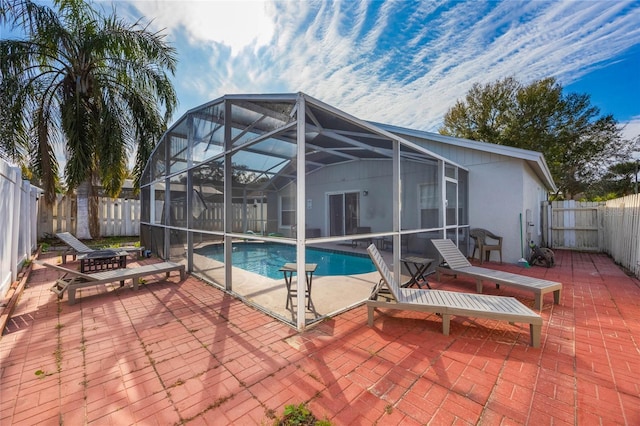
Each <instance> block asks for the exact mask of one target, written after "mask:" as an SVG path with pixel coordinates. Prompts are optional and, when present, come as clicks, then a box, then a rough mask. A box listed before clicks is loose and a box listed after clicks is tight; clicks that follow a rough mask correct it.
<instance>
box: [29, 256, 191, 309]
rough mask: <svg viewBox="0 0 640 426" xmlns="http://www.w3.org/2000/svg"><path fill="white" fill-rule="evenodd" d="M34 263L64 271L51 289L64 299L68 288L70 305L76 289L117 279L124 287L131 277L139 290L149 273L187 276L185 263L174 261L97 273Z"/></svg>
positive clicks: (74, 298)
mask: <svg viewBox="0 0 640 426" xmlns="http://www.w3.org/2000/svg"><path fill="white" fill-rule="evenodd" d="M34 263H36V264H38V265H42V266H46V267H47V268H53V269H55V270H57V271H59V272H64V275H63V276H62V277H60V278H58V279H57V280H56V283H55V284H54V285H53V287H51V291H53V292H54V293H56V294H57V295H58V298H59V299H62V297H63V296H64V292H65V290H67V292H68V296H67V297H68V299H69V305H73V304H74V303H75V302H76V290H77V289H79V288H83V287H88V286H92V285H98V284H108V283H113V282H117V281H120V286H121V287H122V286H123V285H124V281H125V280H128V279H131V280H133V288H134V289H135V290H137V289H138V283H139V281H140V278H141V277H145V276H148V275H154V274H160V273H164V274H166V276H167V278H168V277H169V273H170V272H171V271H180V281H183V280H184V279H185V277H186V272H185V268H184V265H181V264H179V263H173V262H160V263H151V264H149V265H143V266H138V267H135V268H125V269H112V270H108V271H103V272H96V273H95V274H84V273H82V272H78V271H74V270H73V269H69V268H65V267H63V266H59V265H54V264H52V263H47V262H42V261H40V260H34Z"/></svg>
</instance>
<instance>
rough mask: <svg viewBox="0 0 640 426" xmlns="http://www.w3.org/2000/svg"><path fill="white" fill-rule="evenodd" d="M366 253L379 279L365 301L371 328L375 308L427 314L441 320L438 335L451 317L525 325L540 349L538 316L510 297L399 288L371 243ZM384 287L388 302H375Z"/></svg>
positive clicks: (540, 325) (445, 330) (446, 329)
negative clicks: (437, 316) (388, 294)
mask: <svg viewBox="0 0 640 426" xmlns="http://www.w3.org/2000/svg"><path fill="white" fill-rule="evenodd" d="M367 251H368V252H369V256H370V257H371V260H372V261H373V263H374V264H375V265H376V268H377V269H378V272H379V273H380V276H381V277H382V280H381V281H380V283H379V284H377V285H376V287H375V288H374V291H373V292H372V294H371V298H370V300H367V302H366V303H367V310H368V324H369V326H370V327H372V326H373V312H374V309H375V308H387V309H398V310H405V311H418V312H431V313H435V314H438V315H439V316H440V317H441V318H442V333H443V334H444V335H445V336H448V335H449V328H450V321H451V316H452V315H455V316H465V317H472V318H489V319H494V320H502V321H508V322H509V323H516V322H521V323H526V324H529V333H530V341H531V345H532V346H533V347H536V348H537V347H539V346H540V334H541V332H542V317H540V315H538V314H537V313H535V312H533V311H532V310H531V309H529V308H527V307H526V306H525V305H523V304H522V303H520V302H519V301H518V300H517V299H516V298H513V297H502V296H489V295H485V294H469V293H459V292H455V291H442V290H421V289H412V288H401V287H400V286H399V285H398V283H397V282H396V280H395V278H394V277H393V275H392V274H391V272H390V271H389V268H388V267H387V264H386V263H385V262H384V260H383V259H382V256H381V255H380V252H378V249H376V246H375V245H373V244H371V245H370V246H369V247H368V248H367ZM383 285H384V286H386V288H387V289H388V290H389V293H390V299H393V300H395V302H391V301H379V300H375V299H377V297H376V296H377V294H376V293H377V291H379V290H380V289H381V287H382V286H383Z"/></svg>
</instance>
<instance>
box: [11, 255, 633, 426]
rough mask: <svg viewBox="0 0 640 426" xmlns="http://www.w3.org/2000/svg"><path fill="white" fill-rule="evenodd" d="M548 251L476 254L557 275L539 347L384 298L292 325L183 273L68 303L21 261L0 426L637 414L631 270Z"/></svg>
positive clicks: (570, 419)
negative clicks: (535, 258) (525, 257)
mask: <svg viewBox="0 0 640 426" xmlns="http://www.w3.org/2000/svg"><path fill="white" fill-rule="evenodd" d="M52 259H55V257H53V258H51V257H49V258H45V259H44V260H48V261H50V260H52ZM154 261H156V260H155V259H144V260H141V261H139V262H140V263H147V262H154ZM556 262H557V264H556V266H555V267H554V268H552V269H546V268H542V267H535V268H530V269H522V268H519V267H517V266H516V265H508V264H503V265H500V264H496V263H492V262H491V263H489V264H486V263H485V265H484V266H487V267H491V268H495V269H501V270H507V271H511V272H518V273H523V274H527V275H531V276H537V277H541V278H547V279H550V280H555V281H561V282H562V283H563V285H564V288H563V292H562V297H561V300H560V304H559V305H553V304H552V303H551V300H550V299H551V298H549V299H546V300H545V303H544V306H543V310H542V312H541V315H542V317H543V319H544V325H543V331H542V342H541V348H539V349H535V348H532V347H531V346H529V344H528V340H529V331H528V327H526V326H524V325H522V326H520V325H510V324H508V323H502V322H496V321H491V320H476V319H468V318H457V317H456V318H453V319H452V323H451V335H450V336H443V335H442V332H441V320H440V319H439V317H438V316H437V315H428V314H420V313H415V312H414V313H411V312H397V311H384V310H382V311H381V312H380V313H378V314H377V315H376V321H375V324H374V327H373V328H370V327H368V326H367V325H366V321H367V313H366V309H365V308H364V307H362V306H360V307H356V308H354V309H351V310H349V311H347V312H344V313H342V314H340V315H337V316H335V317H332V318H328V319H326V320H324V321H322V322H321V323H320V324H317V325H316V326H314V327H312V328H310V329H308V330H307V331H305V332H302V333H298V332H296V331H295V330H293V329H292V328H291V327H289V326H287V325H285V324H284V323H282V322H280V321H277V320H275V319H273V318H271V317H269V316H267V315H265V314H264V313H263V312H261V311H258V310H256V309H253V308H251V307H250V306H247V305H246V304H244V303H242V302H240V301H239V300H238V299H236V298H234V297H231V296H229V295H228V294H226V293H224V292H222V291H220V290H219V289H217V288H215V287H213V286H211V285H208V284H206V283H204V282H202V281H200V280H198V279H196V278H194V277H192V276H189V277H188V278H187V279H186V280H185V281H183V282H182V283H180V284H177V278H174V277H172V278H170V279H169V280H168V281H156V279H154V278H149V279H148V280H147V281H148V283H149V284H148V285H144V286H142V287H141V289H140V290H138V291H133V290H131V289H129V288H123V289H115V290H113V289H112V287H108V286H98V287H96V288H94V289H87V290H88V291H87V293H83V294H82V295H81V296H80V297H79V298H78V301H77V303H76V304H75V305H73V306H69V305H68V304H67V302H66V298H65V300H63V301H58V300H57V298H56V296H55V295H54V294H53V293H51V292H50V291H49V287H51V285H52V283H53V282H54V281H55V279H56V277H57V273H56V271H53V270H50V269H48V268H44V267H41V266H38V265H32V270H31V272H30V275H29V277H28V279H27V285H26V288H25V289H24V292H23V293H22V296H21V298H20V300H19V301H18V303H17V305H16V307H15V310H14V311H13V314H12V316H11V317H10V321H9V322H8V323H7V325H6V327H5V329H4V330H3V336H2V339H1V340H0V396H1V404H0V424H3V425H4V424H11V425H33V424H39V425H42V424H43V425H58V424H65V425H77V424H95V425H104V424H113V425H126V424H139V425H151V424H158V425H172V424H188V425H229V424H233V425H260V424H263V425H270V424H273V421H274V418H275V417H277V416H281V415H282V413H283V410H284V407H285V406H286V405H288V404H300V403H302V402H305V403H307V405H308V407H309V408H310V409H311V411H312V412H313V413H314V414H315V415H316V416H317V417H319V418H327V419H329V420H330V421H331V422H332V424H334V425H373V424H378V425H398V424H402V425H418V424H429V425H440V424H443V425H451V424H464V425H474V424H481V425H507V424H522V425H534V424H535V425H537V424H554V425H562V424H566V425H591V424H607V425H609V424H611V425H637V424H640V373H639V372H640V348H639V342H640V321H638V318H640V282H639V281H638V280H637V279H636V278H633V277H629V276H627V275H626V274H625V273H624V272H623V271H622V270H621V269H620V268H619V267H618V266H616V265H615V264H614V263H613V261H612V260H611V259H610V258H608V257H607V256H606V255H603V254H594V253H578V252H570V251H556ZM160 278H162V277H160ZM432 286H433V287H434V288H438V289H446V290H451V291H467V292H473V289H474V288H475V287H474V285H473V282H471V281H465V280H464V279H458V280H454V279H452V278H450V277H449V278H443V281H442V282H435V281H432ZM486 292H487V293H490V294H498V295H505V296H507V295H508V296H515V297H517V298H518V299H519V300H520V301H522V302H523V303H525V304H527V305H528V306H531V305H532V304H533V299H532V298H531V297H530V295H529V294H527V293H524V292H518V291H517V290H514V289H504V288H501V289H495V288H491V287H490V286H487V290H486Z"/></svg>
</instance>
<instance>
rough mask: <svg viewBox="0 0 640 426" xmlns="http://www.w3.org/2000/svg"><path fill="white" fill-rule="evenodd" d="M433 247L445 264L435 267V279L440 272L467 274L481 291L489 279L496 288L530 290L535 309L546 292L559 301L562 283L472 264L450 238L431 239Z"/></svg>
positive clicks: (556, 302)
mask: <svg viewBox="0 0 640 426" xmlns="http://www.w3.org/2000/svg"><path fill="white" fill-rule="evenodd" d="M431 242H432V243H433V245H434V247H435V248H436V250H438V252H439V253H440V256H442V258H443V259H444V262H445V263H446V266H443V265H440V266H438V267H436V279H437V280H438V281H440V274H449V275H453V276H457V275H463V276H468V277H471V278H473V279H475V281H476V291H477V292H478V293H482V282H483V281H489V282H493V283H495V284H496V288H499V287H500V286H501V285H504V286H509V287H515V288H519V289H521V290H526V291H530V292H532V293H533V294H534V297H535V302H534V307H535V309H538V310H540V309H542V299H543V297H544V295H545V294H546V293H550V292H553V301H554V303H555V304H556V305H557V304H558V303H560V291H561V290H562V283H559V282H555V281H547V280H542V279H540V278H534V277H528V276H526V275H519V274H514V273H511V272H505V271H498V270H495V269H489V268H483V267H481V266H473V265H472V264H471V263H469V261H468V260H467V258H466V257H464V255H463V254H462V252H460V250H459V249H458V247H456V245H455V244H454V243H453V241H451V240H448V239H446V240H431Z"/></svg>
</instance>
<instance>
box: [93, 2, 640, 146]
mask: <svg viewBox="0 0 640 426" xmlns="http://www.w3.org/2000/svg"><path fill="white" fill-rule="evenodd" d="M101 3H103V4H105V5H107V4H109V5H113V7H115V10H116V13H117V14H118V15H120V16H122V17H126V18H128V19H131V20H133V19H137V18H141V17H142V18H143V19H144V20H145V21H146V22H149V21H150V22H151V27H152V28H153V29H156V30H163V32H164V34H166V36H167V41H169V42H170V43H172V44H173V45H174V46H175V47H176V49H177V51H178V59H179V64H178V68H177V72H176V75H175V80H174V83H175V86H176V89H177V93H178V99H179V102H180V105H179V108H178V110H177V112H176V114H175V115H174V121H175V120H177V119H179V118H180V117H181V116H182V115H183V114H184V113H186V112H187V111H188V110H190V109H192V108H194V107H196V106H199V105H201V104H203V103H206V102H208V101H211V100H213V99H216V98H218V97H220V96H223V95H225V94H237V93H295V92H299V91H300V92H304V93H306V94H308V95H310V96H313V97H315V98H317V99H319V100H321V101H323V102H326V103H328V104H330V105H332V106H334V107H336V108H339V109H341V110H343V111H345V112H347V113H349V114H352V115H355V116H356V117H358V118H361V119H364V120H370V121H375V122H382V123H387V124H392V125H397V126H404V127H410V128H414V129H420V130H427V131H437V130H438V128H440V127H441V126H442V124H443V118H444V115H445V113H446V112H447V110H448V109H449V108H450V107H452V106H453V105H454V104H455V102H456V100H458V99H463V98H464V96H465V95H466V93H467V92H468V90H469V89H470V88H471V86H472V85H473V84H474V83H480V84H485V83H490V82H495V81H496V80H498V79H502V78H504V77H509V76H512V77H515V78H516V79H517V80H518V81H519V82H521V83H523V84H527V83H530V82H533V81H535V80H538V79H542V78H546V77H555V78H556V79H557V81H558V82H559V83H560V84H561V85H562V86H563V87H564V89H565V92H567V93H569V92H573V93H586V94H588V95H590V96H591V102H592V104H593V105H595V106H597V107H598V108H600V112H601V114H603V115H604V114H612V115H613V116H614V117H615V118H616V120H618V122H620V124H621V125H623V126H625V129H624V131H623V134H624V136H625V137H627V138H635V137H636V136H638V135H640V1H604V0H601V1H584V0H583V1H575V0H574V1H550V2H546V1H524V2H521V1H503V2H501V1H488V2H483V1H468V2H464V1H453V2H449V1H408V0H384V1H372V0H369V1H355V0H345V1H292V0H291V1H289V0H280V1H275V2H274V1H257V0H234V1H229V0H208V1H163V0H157V1H150V0H138V1H103V2H101ZM109 7H110V6H109Z"/></svg>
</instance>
